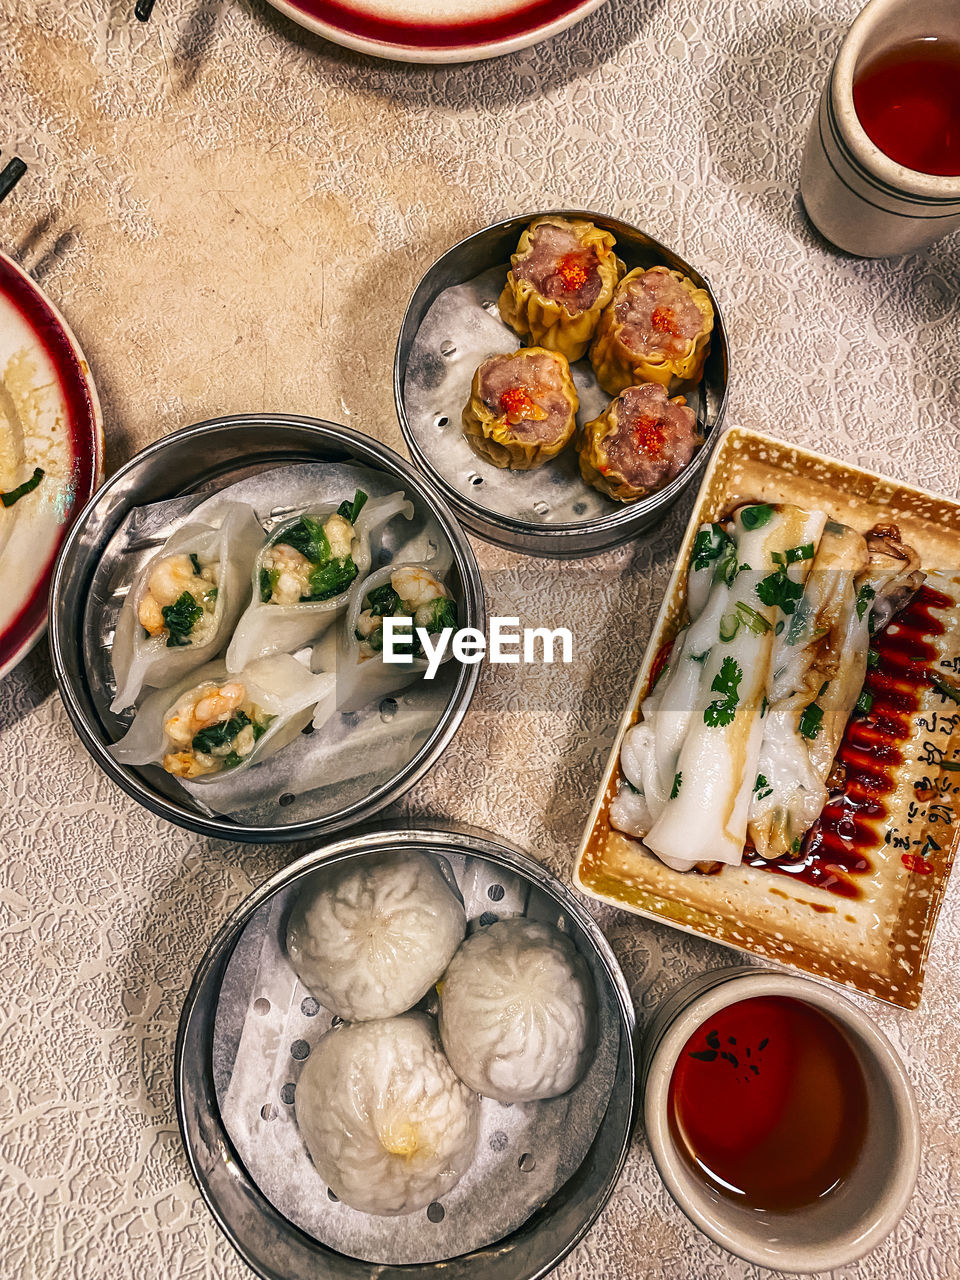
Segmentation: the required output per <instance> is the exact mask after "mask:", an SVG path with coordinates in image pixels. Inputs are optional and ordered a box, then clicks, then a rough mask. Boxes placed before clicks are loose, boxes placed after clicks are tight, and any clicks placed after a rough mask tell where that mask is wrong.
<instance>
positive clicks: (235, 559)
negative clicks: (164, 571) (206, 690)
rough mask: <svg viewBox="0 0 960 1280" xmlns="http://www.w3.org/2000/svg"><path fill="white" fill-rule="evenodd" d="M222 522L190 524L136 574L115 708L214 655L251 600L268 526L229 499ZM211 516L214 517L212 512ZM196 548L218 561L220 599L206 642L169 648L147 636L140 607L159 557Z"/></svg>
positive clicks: (123, 631) (117, 658) (116, 647)
mask: <svg viewBox="0 0 960 1280" xmlns="http://www.w3.org/2000/svg"><path fill="white" fill-rule="evenodd" d="M216 515H220V516H221V519H220V523H219V524H218V525H213V524H210V523H196V524H186V525H184V526H183V528H182V529H178V530H177V532H176V533H174V534H173V535H172V536H171V537H170V538H168V539H167V541H166V542H165V543H164V544H163V546H162V547H161V548H160V550H159V551H158V552H157V554H156V555H155V556H153V557H152V558H151V559H150V560H149V561H148V563H147V564H146V565H144V567H143V568H142V569H141V570H140V572H139V573H138V574H137V577H136V579H135V580H134V582H133V584H132V585H131V587H130V589H129V591H128V592H127V594H126V598H125V599H124V602H123V604H122V605H121V607H120V614H119V617H118V618H117V626H116V630H115V633H114V637H113V647H112V649H111V651H110V660H111V662H112V663H113V673H114V676H115V678H116V684H117V693H116V697H115V698H114V700H113V702H112V703H111V704H110V710H111V711H114V712H119V711H125V710H126V708H127V707H132V706H133V704H134V703H135V702H136V700H137V698H138V697H139V696H140V693H141V691H142V689H143V688H144V686H147V687H150V688H159V689H163V688H167V687H169V686H170V685H171V684H173V683H174V682H175V681H177V680H179V679H181V678H182V677H183V676H185V675H188V674H189V673H190V672H191V671H195V670H196V669H197V667H201V666H203V664H204V663H205V662H209V661H210V660H211V658H214V657H215V656H216V655H217V654H218V653H219V652H220V650H221V649H222V648H223V646H224V645H225V644H226V643H227V640H228V639H229V637H230V633H231V631H232V630H233V628H234V626H235V624H236V621H237V619H238V618H239V616H240V611H241V610H242V609H243V607H244V605H245V604H246V603H247V598H248V592H249V590H250V570H251V566H252V564H253V562H254V560H255V559H256V556H257V552H258V550H259V548H260V546H261V544H262V542H263V527H262V525H261V524H260V521H259V520H258V519H257V517H256V514H255V512H254V510H253V508H252V507H250V506H247V504H246V503H242V502H225V503H224V504H223V505H222V506H221V507H219V508H218V509H217V512H216ZM211 518H215V515H214V513H211ZM189 552H193V553H194V555H196V557H197V559H198V560H199V561H200V563H201V564H202V565H203V566H204V567H206V566H207V565H211V564H215V565H216V566H217V602H216V607H215V608H214V612H213V626H212V628H211V631H210V634H209V636H208V637H207V639H206V640H205V641H204V643H203V644H186V645H180V646H176V647H173V648H167V642H166V639H165V638H164V637H163V636H162V635H161V636H145V635H144V629H143V627H142V626H141V625H140V619H139V617H138V609H139V606H140V601H141V599H142V598H143V595H144V592H145V591H146V588H147V584H148V582H149V580H150V575H151V573H152V572H153V570H154V568H155V567H156V565H157V563H158V561H160V560H165V559H166V558H167V557H168V556H172V555H179V554H188V553H189Z"/></svg>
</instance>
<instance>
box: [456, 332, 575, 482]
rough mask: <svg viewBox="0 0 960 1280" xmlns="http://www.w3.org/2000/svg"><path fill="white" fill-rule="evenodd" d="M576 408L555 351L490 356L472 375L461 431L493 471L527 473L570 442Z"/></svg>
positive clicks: (563, 361) (534, 349) (565, 365)
mask: <svg viewBox="0 0 960 1280" xmlns="http://www.w3.org/2000/svg"><path fill="white" fill-rule="evenodd" d="M579 407H580V401H579V397H578V396H577V389H576V387H575V386H574V385H573V378H572V377H571V375H570V364H569V362H568V361H567V358H566V356H564V355H562V354H561V353H560V352H559V351H547V350H545V349H544V348H543V347H524V348H522V349H521V350H520V351H515V352H513V353H512V354H511V355H502V356H491V357H490V359H489V360H484V362H483V364H481V365H480V367H479V368H478V369H477V371H476V373H475V374H474V375H473V384H472V386H471V388H470V399H469V401H468V402H467V404H466V406H465V407H464V410H463V431H464V435H465V436H466V438H467V440H468V442H469V443H470V445H471V446H472V447H473V449H474V450H475V451H476V452H477V453H479V454H480V456H481V457H483V458H486V459H487V461H488V462H492V463H493V465H494V466H495V467H510V468H511V469H512V470H514V471H532V470H533V469H534V467H539V466H542V465H543V463H545V462H548V461H549V460H550V459H551V458H555V457H556V456H557V454H558V453H559V452H560V451H561V449H564V448H566V446H567V445H568V444H569V443H570V440H571V439H572V438H573V434H574V431H575V430H576V425H577V409H578V408H579Z"/></svg>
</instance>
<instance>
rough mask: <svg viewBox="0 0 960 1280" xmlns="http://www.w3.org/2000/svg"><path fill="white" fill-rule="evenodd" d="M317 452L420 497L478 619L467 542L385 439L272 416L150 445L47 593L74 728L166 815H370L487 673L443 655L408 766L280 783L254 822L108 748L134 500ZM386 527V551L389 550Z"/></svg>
mask: <svg viewBox="0 0 960 1280" xmlns="http://www.w3.org/2000/svg"><path fill="white" fill-rule="evenodd" d="M318 462H319V463H339V464H347V465H353V466H359V467H361V468H364V469H366V470H367V471H368V472H370V471H375V472H378V473H380V475H381V476H382V477H383V478H384V481H385V483H387V484H388V485H389V487H391V488H396V489H402V490H403V491H404V492H405V494H406V495H407V497H408V498H409V499H410V500H411V502H412V503H413V506H414V511H415V516H414V521H413V522H412V523H413V524H414V525H415V526H416V527H418V528H420V527H422V528H424V529H427V530H429V531H430V536H431V539H432V540H433V541H436V542H439V543H445V544H446V545H445V546H444V548H443V550H444V553H445V556H446V558H447V559H449V562H450V568H449V571H448V572H447V582H448V586H449V588H450V590H451V592H452V594H453V596H454V598H455V599H456V600H457V603H458V607H459V611H460V617H461V619H462V624H463V625H465V626H472V627H477V628H479V629H481V630H482V629H483V627H484V624H485V610H484V602H483V590H482V586H481V582H480V575H479V570H478V568H477V562H476V559H475V557H474V554H473V550H472V548H471V547H470V543H469V541H468V539H467V537H466V535H465V534H464V532H463V530H462V528H461V527H460V525H459V524H458V522H457V520H456V518H455V517H454V516H453V515H452V513H451V512H450V510H449V508H448V506H447V504H446V502H445V501H444V499H443V497H442V496H441V495H440V494H439V493H438V492H437V490H436V488H435V486H434V485H433V484H432V483H431V481H430V480H429V479H427V478H425V477H423V476H422V475H420V474H419V473H418V472H416V471H415V470H414V469H413V468H412V467H411V466H410V465H409V464H408V463H406V462H404V461H403V460H402V459H401V458H399V457H398V456H397V455H396V454H395V453H394V452H393V451H392V450H390V449H388V448H386V447H385V446H384V445H382V444H379V443H378V442H377V441H374V440H371V439H369V438H368V437H366V436H363V435H361V434H359V433H357V432H355V431H350V430H348V429H347V428H345V427H341V426H338V425H336V424H334V423H331V422H324V421H319V420H317V419H312V418H301V417H291V416H287V415H278V414H249V415H241V416H236V417H228V418H218V419H213V420H211V421H209V422H203V423H200V424H198V425H196V426H192V427H187V428H186V429H184V430H182V431H177V432H175V433H173V434H172V435H169V436H166V437H164V438H163V439H161V440H159V441H157V442H156V443H155V444H152V445H150V446H149V447H148V448H146V449H144V450H143V451H142V452H141V453H139V454H137V456H136V457H134V458H133V459H132V460H131V461H130V462H128V463H127V464H126V465H125V466H124V467H122V468H121V469H120V470H119V471H118V472H117V473H116V474H115V475H114V476H112V477H111V479H110V480H108V481H107V482H106V484H105V485H104V486H103V487H102V488H101V489H100V490H99V491H98V492H97V493H96V494H95V495H94V497H93V498H92V499H91V501H90V502H89V503H88V504H87V506H86V507H85V508H84V510H83V511H82V512H81V514H80V515H79V517H78V518H77V520H76V523H75V524H74V526H73V528H72V530H71V532H70V535H69V537H68V538H67V540H66V542H65V544H64V546H63V549H62V551H61V554H60V557H59V560H58V562H57V565H56V569H55V573H54V577H53V582H52V586H51V596H50V648H51V653H52V657H53V666H54V672H55V675H56V679H57V683H58V686H59V689H60V694H61V696H62V698H63V701H64V705H65V706H66V709H67V713H68V715H69V717H70V719H71V721H72V722H73V725H74V728H75V729H76V730H77V732H78V734H79V735H80V738H81V740H82V742H83V744H84V746H85V747H86V748H87V750H88V751H89V752H90V754H91V755H92V756H93V758H94V760H95V761H96V763H97V764H98V765H99V766H100V767H101V768H102V769H103V770H104V771H105V772H106V773H107V774H108V775H109V776H110V777H111V778H112V779H113V780H114V781H115V782H116V783H117V784H118V785H119V786H121V787H122V788H123V789H124V791H126V792H127V793H128V794H129V795H131V796H133V798H134V799H135V800H138V801H139V802H140V803H141V804H143V805H145V806H146V807H147V808H148V809H150V810H152V811H153V812H154V813H156V814H159V815H160V816H161V817H163V818H167V819H168V820H169V821H171V822H175V823H178V824H179V825H180V826H183V827H187V828H189V829H190V830H192V831H198V832H200V833H202V834H204V835H209V836H218V837H221V838H225V839H232V840H247V841H287V840H303V839H315V838H317V837H319V836H328V835H330V834H332V833H333V832H334V831H337V830H339V829H341V828H343V827H346V826H351V825H355V824H356V823H358V822H361V821H363V820H364V819H367V818H369V817H371V816H372V815H373V814H374V813H376V812H377V811H378V810H380V809H382V808H383V807H384V806H385V805H387V804H390V803H392V802H393V801H395V800H396V799H398V797H400V796H401V795H403V793H404V792H406V791H407V790H408V789H409V788H410V787H411V786H413V785H414V783H415V782H416V781H417V780H418V779H419V778H420V777H422V776H423V774H424V773H426V772H427V770H428V769H430V768H431V766H432V765H433V764H434V763H435V762H436V761H437V759H438V758H439V756H440V754H441V753H442V752H443V750H444V748H445V747H446V746H447V744H448V743H449V741H450V739H451V738H452V737H453V735H454V733H455V732H456V730H457V728H458V727H459V725H460V723H461V721H462V720H463V717H464V715H465V714H466V711H467V707H468V706H469V704H470V700H471V698H472V696H473V693H474V690H475V689H476V686H477V682H478V680H479V675H480V668H479V666H476V665H474V666H468V665H465V664H461V663H458V662H449V663H446V664H445V665H444V667H443V668H442V669H441V673H440V674H438V676H437V677H436V679H435V680H434V681H433V682H431V684H430V686H429V687H427V686H426V685H425V684H424V682H421V685H420V688H419V691H418V692H417V693H416V695H415V696H416V697H417V698H419V699H420V704H419V709H418V712H417V714H418V715H419V716H420V721H419V722H418V723H422V724H426V725H427V726H428V728H427V729H426V730H422V731H421V732H419V734H418V736H417V737H416V738H415V739H412V744H413V745H412V746H411V754H410V755H409V758H406V759H405V760H404V762H403V763H402V766H401V767H399V768H395V767H394V762H393V761H391V763H390V766H389V771H387V773H386V775H385V772H384V770H383V769H381V770H380V772H379V773H378V772H376V771H375V772H373V773H371V774H368V775H367V778H368V780H367V781H365V782H363V781H362V782H350V783H346V782H345V783H344V784H343V786H342V787H340V788H338V789H336V790H334V789H332V788H329V787H328V788H327V789H326V790H325V791H324V792H322V793H321V792H319V791H313V792H312V791H310V790H308V789H306V788H304V789H303V792H302V794H300V795H295V794H292V793H289V794H288V793H283V792H284V789H283V788H278V790H279V791H280V792H281V793H282V794H278V795H277V796H276V797H275V798H274V797H273V796H272V795H271V797H270V802H269V806H268V807H266V808H265V809H264V811H263V812H262V813H261V812H259V811H258V813H257V815H256V817H255V820H251V819H249V818H247V819H245V820H238V819H236V818H234V817H231V816H229V815H225V814H220V813H216V812H211V811H209V810H207V811H205V810H204V807H203V806H202V805H200V804H198V803H195V802H194V800H193V798H192V797H191V795H189V794H188V793H187V792H186V791H185V790H183V789H182V788H181V787H180V786H179V785H178V783H177V782H176V781H175V780H174V779H173V778H172V777H171V776H169V775H168V774H166V773H165V772H164V771H163V770H162V769H161V768H160V767H159V766H153V765H149V766H144V767H142V768H133V767H128V766H124V765H120V764H118V763H117V762H116V761H115V760H114V759H113V757H112V756H111V755H110V754H109V753H108V751H107V746H108V744H110V743H112V742H114V741H116V740H117V739H118V738H119V737H120V736H121V735H122V733H123V731H124V729H125V727H126V723H127V720H128V719H129V717H127V718H126V719H121V718H119V717H117V716H115V715H113V714H112V713H111V712H110V710H109V704H110V700H111V692H110V681H111V680H112V675H111V672H110V659H109V652H110V645H111V642H112V633H113V625H114V622H115V619H116V616H117V613H118V610H119V605H120V603H121V600H122V594H123V591H125V590H126V587H123V588H122V589H121V588H120V587H119V586H118V585H117V575H118V573H119V572H120V571H121V569H122V564H121V561H122V559H123V555H124V554H128V553H127V552H124V551H123V550H122V549H121V550H119V551H118V548H117V542H118V539H120V536H121V535H120V533H119V532H118V531H119V530H120V528H121V526H122V525H123V522H124V520H125V519H126V518H127V517H128V515H129V514H130V512H131V511H133V509H135V508H143V507H149V506H150V504H163V503H171V509H173V510H174V511H176V510H180V509H181V506H182V509H183V510H185V511H188V510H189V509H190V506H191V503H193V502H199V501H201V500H203V499H204V498H207V497H209V496H210V495H211V494H215V493H218V492H220V491H222V490H223V489H225V488H226V487H227V486H229V485H232V484H234V483H236V482H238V481H243V480H246V479H248V478H251V477H254V478H255V477H257V476H258V475H259V474H260V473H263V472H266V471H269V470H271V469H275V468H278V467H286V466H294V465H296V464H298V463H318ZM178 503H179V504H181V505H180V506H178ZM158 510H161V511H162V510H165V508H163V507H160V508H158ZM394 524H396V522H394ZM388 529H389V526H388ZM389 536H390V535H387V542H386V543H385V554H389V553H390V552H392V551H393V548H392V547H390V546H389ZM162 540H163V538H162V536H160V537H159V541H160V542H162ZM433 541H431V545H432V544H433ZM149 542H150V540H149V539H145V540H144V543H145V545H142V546H141V545H140V544H137V545H136V546H134V548H133V549H132V551H130V552H129V554H130V555H131V557H132V559H133V560H134V562H135V563H144V562H145V560H146V559H147V558H148V557H149V556H150V555H152V554H154V553H155V551H156V549H157V539H154V540H153V542H152V544H151V545H146V543H149ZM138 556H139V557H140V559H139V562H137V557H138ZM374 567H376V564H374ZM111 575H112V576H111ZM127 577H128V578H129V574H128V575H127ZM128 585H129V584H128ZM406 697H407V694H406V693H401V694H398V695H397V698H396V699H390V700H388V703H389V705H387V702H385V703H381V704H380V708H381V715H382V718H383V720H384V722H386V721H387V720H388V719H390V718H391V717H393V716H395V715H396V714H397V706H398V702H399V704H400V707H401V711H402V710H403V706H404V699H405V698H406ZM342 719H343V725H342V726H341V729H342V731H343V732H344V733H348V732H349V731H350V725H351V721H350V720H349V718H348V717H347V716H346V715H345V716H344V717H342ZM370 720H371V722H372V720H373V713H372V712H371V713H370ZM368 732H369V734H370V735H372V739H373V740H374V741H375V740H376V735H377V733H378V732H379V730H378V728H377V724H376V723H372V728H370V729H369V730H368ZM384 733H386V723H385V724H384ZM424 735H425V736H424ZM305 741H306V740H305ZM290 749H292V748H285V750H290ZM398 754H402V752H400V753H398ZM364 756H365V759H367V760H368V762H369V759H370V758H374V759H375V756H376V753H375V750H374V749H371V747H370V746H369V744H368V745H367V746H366V747H365V748H364ZM275 758H279V757H275ZM257 767H260V766H257ZM374 767H375V769H376V768H377V767H378V766H376V765H375V766H374Z"/></svg>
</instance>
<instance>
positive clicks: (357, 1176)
mask: <svg viewBox="0 0 960 1280" xmlns="http://www.w3.org/2000/svg"><path fill="white" fill-rule="evenodd" d="M479 1111H480V1104H479V1099H478V1098H477V1096H476V1094H475V1093H473V1092H471V1090H470V1089H468V1088H467V1086H466V1085H465V1084H463V1083H462V1082H461V1081H460V1080H459V1079H458V1078H457V1076H456V1075H455V1074H454V1072H453V1070H452V1068H451V1066H450V1064H449V1062H448V1061H447V1059H446V1058H445V1057H444V1054H443V1049H442V1048H441V1045H440V1039H439V1037H438V1035H437V1031H436V1027H435V1025H434V1022H433V1020H432V1019H431V1018H428V1017H427V1015H426V1014H423V1013H406V1014H403V1015H402V1016H401V1017H397V1018H386V1019H382V1020H377V1021H374V1022H358V1023H355V1024H354V1025H352V1026H342V1027H337V1028H335V1029H334V1030H332V1031H328V1032H327V1034H326V1035H325V1036H324V1037H323V1039H322V1040H321V1041H320V1042H319V1044H318V1045H317V1046H316V1048H314V1050H313V1051H312V1052H311V1054H310V1057H309V1058H308V1059H307V1062H306V1065H305V1066H304V1069H303V1071H302V1073H301V1075H300V1079H299V1080H298V1081H297V1092H296V1116H297V1124H298V1126H299V1128H300V1133H301V1135H302V1137H303V1140H304V1143H305V1144H306V1147H307V1150H308V1151H309V1153H310V1156H311V1159H312V1160H313V1163H314V1167H315V1168H316V1170H317V1172H318V1173H319V1174H320V1176H321V1178H323V1180H324V1181H325V1182H326V1183H327V1185H328V1186H329V1187H330V1189H331V1190H332V1191H333V1193H334V1194H335V1195H336V1196H337V1197H338V1198H339V1199H340V1200H342V1201H343V1203H344V1204H346V1205H349V1206H350V1208H351V1209H357V1210H359V1211H360V1212H362V1213H374V1214H379V1215H382V1216H391V1217H395V1216H397V1215H398V1214H403V1213H413V1212H414V1211H415V1210H417V1209H423V1208H424V1207H425V1206H426V1205H428V1204H431V1203H432V1202H433V1201H434V1200H438V1199H439V1198H440V1197H441V1196H443V1195H445V1194H446V1193H447V1192H448V1191H450V1190H452V1189H453V1187H455V1186H456V1185H457V1183H458V1182H459V1181H460V1179H461V1178H462V1177H463V1175H464V1173H466V1171H467V1169H468V1168H469V1167H470V1165H471V1163H472V1162H473V1158H474V1155H475V1154H476V1149H477V1133H478V1128H479Z"/></svg>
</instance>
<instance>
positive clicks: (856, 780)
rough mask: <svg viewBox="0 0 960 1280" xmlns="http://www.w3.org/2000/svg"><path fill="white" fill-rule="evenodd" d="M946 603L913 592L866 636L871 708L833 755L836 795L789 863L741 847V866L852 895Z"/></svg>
mask: <svg viewBox="0 0 960 1280" xmlns="http://www.w3.org/2000/svg"><path fill="white" fill-rule="evenodd" d="M952 604H953V601H952V600H951V599H950V598H949V596H945V595H944V594H943V593H942V592H940V591H934V590H933V588H931V587H926V586H924V587H921V588H920V590H919V591H918V592H917V594H916V595H915V596H914V598H913V600H912V601H911V602H910V604H908V605H907V607H906V608H905V609H904V610H903V611H902V612H901V613H900V614H898V615H897V617H896V618H894V620H893V622H892V623H891V624H890V626H889V627H888V628H887V630H886V631H883V632H881V634H880V635H878V636H876V637H875V638H874V640H873V641H872V643H871V645H870V648H871V650H873V651H874V652H875V653H876V655H877V656H876V659H875V660H874V661H875V665H873V666H871V667H870V668H869V669H868V671H867V678H866V681H865V683H864V688H865V689H866V690H867V692H868V693H869V694H870V695H871V697H872V698H873V705H872V706H871V708H870V712H869V714H868V715H861V714H859V713H858V714H855V715H854V716H853V718H852V719H851V721H850V723H849V724H848V725H847V728H846V732H845V733H844V735H843V741H842V743H841V745H840V750H839V751H838V752H837V759H838V761H839V762H840V763H841V764H842V765H843V767H844V771H845V776H844V783H843V790H842V791H840V792H838V793H837V794H836V795H833V796H831V797H830V799H829V800H828V801H827V804H826V807H825V808H824V810H823V813H822V814H821V815H820V817H819V819H818V820H817V821H816V822H815V823H814V825H813V826H812V827H811V828H810V830H809V831H808V832H807V834H806V836H805V838H804V841H803V845H802V847H801V850H800V853H799V855H798V856H797V857H796V858H790V857H787V856H784V857H781V858H773V859H771V860H770V861H767V860H766V859H765V858H761V857H760V855H759V854H758V853H757V852H756V851H755V850H754V849H753V848H751V847H750V846H749V845H748V846H747V848H746V849H745V850H744V855H743V861H744V863H745V864H746V865H747V866H749V867H756V868H758V869H759V870H762V871H772V872H775V873H778V874H780V875H786V876H790V877H791V878H792V879H793V880H795V881H802V882H803V883H804V884H809V885H816V886H817V887H818V888H820V889H826V890H828V891H829V892H830V893H834V894H836V895H837V896H838V897H841V898H859V897H860V895H861V890H860V888H859V887H858V885H857V883H856V881H855V880H853V879H851V877H853V876H859V875H864V874H866V873H867V872H869V871H871V870H872V869H873V863H872V862H871V860H870V857H869V856H868V855H870V854H874V853H875V852H876V850H877V849H879V848H881V847H882V844H883V834H882V831H881V824H882V823H883V821H884V819H885V818H886V817H887V808H886V805H885V804H884V797H885V796H886V795H888V794H889V793H890V792H891V791H893V789H894V787H895V786H896V784H897V778H896V769H897V767H898V765H900V764H902V762H903V756H902V754H901V747H902V745H903V743H904V742H906V741H907V740H908V739H909V737H910V723H911V717H912V716H913V715H914V714H915V713H916V711H917V710H918V708H919V706H920V699H921V696H922V694H923V691H924V687H925V686H927V685H929V684H930V678H929V674H928V672H929V670H930V664H931V663H932V662H933V661H934V660H935V659H936V657H937V651H936V649H935V648H934V647H933V645H932V644H930V642H929V641H930V638H931V637H933V636H940V635H943V633H944V630H945V628H944V625H943V623H942V622H941V621H940V620H939V619H938V618H935V617H934V616H933V614H932V612H931V610H933V609H948V608H950V607H951V605H952Z"/></svg>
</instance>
